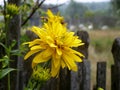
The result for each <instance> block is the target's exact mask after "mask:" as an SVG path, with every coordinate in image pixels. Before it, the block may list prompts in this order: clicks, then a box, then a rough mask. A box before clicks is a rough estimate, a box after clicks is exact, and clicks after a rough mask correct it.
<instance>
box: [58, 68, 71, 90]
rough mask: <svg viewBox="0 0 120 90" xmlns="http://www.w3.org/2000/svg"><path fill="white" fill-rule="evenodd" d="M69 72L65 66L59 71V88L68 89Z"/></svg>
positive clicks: (60, 89) (61, 89)
mask: <svg viewBox="0 0 120 90" xmlns="http://www.w3.org/2000/svg"><path fill="white" fill-rule="evenodd" d="M70 78H71V74H70V71H69V70H68V69H67V68H64V69H61V71H60V87H59V90H70V82H71V80H70Z"/></svg>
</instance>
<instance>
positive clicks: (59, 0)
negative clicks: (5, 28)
mask: <svg viewBox="0 0 120 90" xmlns="http://www.w3.org/2000/svg"><path fill="white" fill-rule="evenodd" d="M69 1H70V0H46V1H45V3H47V4H62V3H67V2H69ZM75 1H77V2H103V1H110V0H75ZM2 3H3V0H0V5H1V4H2Z"/></svg>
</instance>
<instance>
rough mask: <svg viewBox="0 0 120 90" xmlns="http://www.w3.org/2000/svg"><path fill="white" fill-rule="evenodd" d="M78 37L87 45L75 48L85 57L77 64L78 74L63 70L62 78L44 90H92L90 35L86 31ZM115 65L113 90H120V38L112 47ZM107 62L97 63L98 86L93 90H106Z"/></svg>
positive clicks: (51, 82)
mask: <svg viewBox="0 0 120 90" xmlns="http://www.w3.org/2000/svg"><path fill="white" fill-rule="evenodd" d="M77 35H78V36H79V38H81V39H82V40H83V42H84V43H85V45H84V46H82V47H78V48H75V49H76V50H77V51H80V52H82V53H83V54H84V55H85V58H83V62H82V63H77V65H78V72H72V71H69V70H67V69H64V70H61V72H60V78H58V79H55V78H53V79H51V80H50V81H49V82H47V84H46V85H45V86H44V87H43V88H42V90H91V65H90V61H89V60H88V47H89V42H90V40H89V35H88V33H87V32H86V31H78V32H77ZM111 51H112V54H113V57H114V62H115V63H114V65H112V66H111V90H120V38H116V39H115V40H114V42H113V46H112V50H111ZM106 67H107V63H106V62H98V63H97V71H96V85H94V87H93V89H92V90H98V88H103V89H104V90H106V72H107V71H106Z"/></svg>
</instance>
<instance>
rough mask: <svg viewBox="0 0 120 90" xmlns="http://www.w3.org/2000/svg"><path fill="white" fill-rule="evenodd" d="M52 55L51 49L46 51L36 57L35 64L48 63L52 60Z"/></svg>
mask: <svg viewBox="0 0 120 90" xmlns="http://www.w3.org/2000/svg"><path fill="white" fill-rule="evenodd" d="M52 53H53V51H52V50H51V49H47V50H44V51H42V52H41V53H39V54H37V55H36V56H35V57H34V59H33V62H34V63H42V62H46V61H48V60H49V59H50V58H51V55H52Z"/></svg>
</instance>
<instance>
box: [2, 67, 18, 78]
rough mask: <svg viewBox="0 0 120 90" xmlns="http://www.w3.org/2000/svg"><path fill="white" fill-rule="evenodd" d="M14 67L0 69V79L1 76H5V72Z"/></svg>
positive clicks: (7, 72)
mask: <svg viewBox="0 0 120 90" xmlns="http://www.w3.org/2000/svg"><path fill="white" fill-rule="evenodd" d="M14 70H16V69H13V68H5V69H2V70H0V79H2V78H3V77H5V76H6V75H7V74H9V73H10V72H11V71H14Z"/></svg>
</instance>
